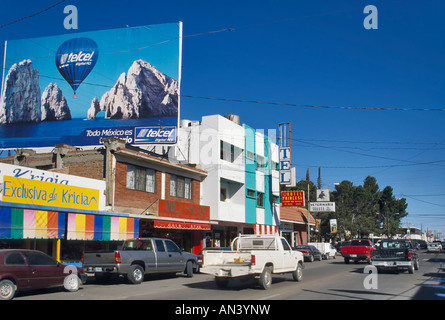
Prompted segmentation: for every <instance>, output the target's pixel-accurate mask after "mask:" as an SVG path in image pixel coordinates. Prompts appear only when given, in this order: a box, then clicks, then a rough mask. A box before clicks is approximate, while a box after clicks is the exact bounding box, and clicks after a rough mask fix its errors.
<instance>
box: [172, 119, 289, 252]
mask: <svg viewBox="0 0 445 320" xmlns="http://www.w3.org/2000/svg"><path fill="white" fill-rule="evenodd" d="M238 119H239V118H238V117H236V116H231V119H229V117H222V116H220V115H211V116H205V117H203V118H202V120H201V121H199V122H198V121H186V120H183V121H182V123H181V128H180V134H179V141H178V144H177V147H176V148H174V149H171V151H170V153H169V157H170V158H175V159H176V160H178V161H180V162H186V163H189V164H192V165H196V166H197V167H199V168H201V169H202V170H204V171H206V172H207V176H206V177H205V179H204V180H203V182H202V193H201V194H202V200H201V202H202V204H203V205H206V206H209V207H210V221H211V222H212V230H211V232H208V233H207V239H208V240H210V241H209V242H210V243H207V245H213V246H229V245H230V241H231V240H232V239H233V238H234V237H236V236H237V235H238V234H239V233H243V234H248V233H250V234H261V233H270V234H272V233H277V232H278V227H279V217H280V206H279V199H280V185H279V171H278V157H279V155H278V146H277V144H276V143H275V142H274V140H275V130H274V129H271V130H267V132H266V133H267V134H265V132H264V130H262V131H260V130H255V129H253V128H251V127H250V126H248V125H246V124H243V125H240V124H239V120H238Z"/></svg>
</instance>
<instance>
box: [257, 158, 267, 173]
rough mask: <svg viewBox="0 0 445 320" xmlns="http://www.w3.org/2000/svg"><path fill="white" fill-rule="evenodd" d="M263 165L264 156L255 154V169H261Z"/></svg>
mask: <svg viewBox="0 0 445 320" xmlns="http://www.w3.org/2000/svg"><path fill="white" fill-rule="evenodd" d="M264 167H265V163H264V157H262V156H259V155H257V156H256V169H257V170H261V169H263V168H264Z"/></svg>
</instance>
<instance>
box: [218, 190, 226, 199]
mask: <svg viewBox="0 0 445 320" xmlns="http://www.w3.org/2000/svg"><path fill="white" fill-rule="evenodd" d="M226 199H227V189H226V188H221V189H220V193H219V200H220V201H226Z"/></svg>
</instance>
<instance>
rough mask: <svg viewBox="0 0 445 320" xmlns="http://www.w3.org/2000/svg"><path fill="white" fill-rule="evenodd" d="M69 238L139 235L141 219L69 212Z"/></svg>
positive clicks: (106, 238) (104, 239)
mask: <svg viewBox="0 0 445 320" xmlns="http://www.w3.org/2000/svg"><path fill="white" fill-rule="evenodd" d="M67 229H68V237H67V240H103V241H107V240H126V239H132V238H138V237H139V219H136V218H129V217H118V216H102V215H93V214H78V213H68V225H67Z"/></svg>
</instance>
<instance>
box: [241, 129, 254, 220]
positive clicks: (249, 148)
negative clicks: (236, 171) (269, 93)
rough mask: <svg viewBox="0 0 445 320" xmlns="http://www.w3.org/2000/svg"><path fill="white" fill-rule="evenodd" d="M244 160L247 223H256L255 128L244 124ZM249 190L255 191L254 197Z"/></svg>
mask: <svg viewBox="0 0 445 320" xmlns="http://www.w3.org/2000/svg"><path fill="white" fill-rule="evenodd" d="M244 141H245V143H244V146H245V148H244V153H245V157H244V159H245V160H244V161H245V170H246V172H245V174H246V176H245V178H246V179H245V188H246V190H245V192H246V201H245V209H246V218H245V222H246V223H253V224H255V223H256V157H255V154H256V153H255V129H253V128H251V127H249V126H248V125H244ZM248 190H252V191H254V192H255V195H254V196H253V197H250V196H248Z"/></svg>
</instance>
